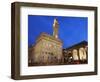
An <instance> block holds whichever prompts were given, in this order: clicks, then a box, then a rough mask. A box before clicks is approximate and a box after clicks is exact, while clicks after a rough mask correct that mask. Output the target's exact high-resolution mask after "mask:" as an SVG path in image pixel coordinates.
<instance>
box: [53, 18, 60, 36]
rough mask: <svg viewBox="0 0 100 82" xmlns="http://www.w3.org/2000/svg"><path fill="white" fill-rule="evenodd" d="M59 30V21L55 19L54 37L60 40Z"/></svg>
mask: <svg viewBox="0 0 100 82" xmlns="http://www.w3.org/2000/svg"><path fill="white" fill-rule="evenodd" d="M58 28H59V23H58V20H57V19H56V18H55V19H54V23H53V36H54V37H55V38H58Z"/></svg>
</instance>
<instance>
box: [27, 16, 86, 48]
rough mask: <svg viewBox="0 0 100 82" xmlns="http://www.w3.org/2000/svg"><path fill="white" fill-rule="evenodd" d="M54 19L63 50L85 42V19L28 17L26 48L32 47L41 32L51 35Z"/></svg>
mask: <svg viewBox="0 0 100 82" xmlns="http://www.w3.org/2000/svg"><path fill="white" fill-rule="evenodd" d="M54 18H57V19H58V22H59V39H61V40H62V41H63V48H67V47H69V46H72V45H74V44H76V43H79V42H81V41H83V40H85V41H87V39H88V36H87V34H88V27H87V26H88V25H87V24H88V18H87V17H69V16H68V17H63V16H35V15H28V46H31V45H32V44H33V45H34V44H35V41H36V39H37V37H38V36H39V35H40V34H41V33H42V32H46V33H48V34H50V35H52V33H53V27H52V25H53V21H54Z"/></svg>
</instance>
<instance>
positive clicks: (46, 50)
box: [29, 19, 63, 65]
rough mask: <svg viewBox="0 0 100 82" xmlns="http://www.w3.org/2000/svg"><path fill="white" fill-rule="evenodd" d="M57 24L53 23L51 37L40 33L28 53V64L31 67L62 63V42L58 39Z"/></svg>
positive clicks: (55, 20)
mask: <svg viewBox="0 0 100 82" xmlns="http://www.w3.org/2000/svg"><path fill="white" fill-rule="evenodd" d="M58 28H59V24H58V21H57V19H54V23H53V35H49V34H47V33H41V34H40V36H39V37H38V38H37V40H36V43H35V45H34V46H32V49H31V52H29V53H30V54H29V55H30V57H29V63H30V64H31V65H32V64H33V65H53V64H54V65H55V64H61V62H62V57H63V55H62V41H61V40H60V39H59V38H58Z"/></svg>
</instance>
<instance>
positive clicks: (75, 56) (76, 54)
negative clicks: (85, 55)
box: [72, 49, 79, 60]
mask: <svg viewBox="0 0 100 82" xmlns="http://www.w3.org/2000/svg"><path fill="white" fill-rule="evenodd" d="M72 53H73V59H74V60H79V58H78V51H77V50H76V49H74V50H73V52H72Z"/></svg>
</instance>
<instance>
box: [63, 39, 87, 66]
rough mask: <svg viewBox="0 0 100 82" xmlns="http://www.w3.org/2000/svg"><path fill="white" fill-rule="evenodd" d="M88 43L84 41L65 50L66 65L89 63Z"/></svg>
mask: <svg viewBox="0 0 100 82" xmlns="http://www.w3.org/2000/svg"><path fill="white" fill-rule="evenodd" d="M87 45H88V44H87V42H86V41H82V42H80V43H78V44H75V45H73V46H71V47H69V48H66V49H64V50H63V55H64V63H66V64H82V63H83V64H84V63H88V47H87Z"/></svg>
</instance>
